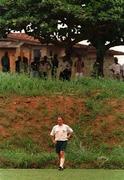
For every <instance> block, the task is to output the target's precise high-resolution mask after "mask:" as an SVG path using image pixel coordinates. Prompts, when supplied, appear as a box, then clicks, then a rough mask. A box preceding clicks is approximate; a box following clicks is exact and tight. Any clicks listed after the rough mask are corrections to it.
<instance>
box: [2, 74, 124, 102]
mask: <svg viewBox="0 0 124 180" xmlns="http://www.w3.org/2000/svg"><path fill="white" fill-rule="evenodd" d="M0 94H1V96H3V95H4V96H5V95H8V94H9V95H10V94H11V95H12V94H17V95H25V96H40V95H54V94H57V95H76V96H87V97H92V96H93V95H94V99H99V100H104V99H106V98H110V97H120V98H123V97H124V83H123V82H118V81H114V80H107V79H92V78H83V79H81V80H80V81H74V80H73V81H70V82H67V81H66V82H63V81H58V80H47V81H45V80H42V79H36V78H29V77H28V76H25V75H16V74H3V73H0Z"/></svg>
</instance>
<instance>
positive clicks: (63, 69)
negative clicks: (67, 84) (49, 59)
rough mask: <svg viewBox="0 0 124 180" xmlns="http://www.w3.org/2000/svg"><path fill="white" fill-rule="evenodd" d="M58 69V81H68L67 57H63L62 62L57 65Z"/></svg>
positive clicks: (69, 68)
mask: <svg viewBox="0 0 124 180" xmlns="http://www.w3.org/2000/svg"><path fill="white" fill-rule="evenodd" d="M59 68H60V75H59V79H60V80H68V81H69V80H70V79H71V63H70V62H69V61H68V59H67V57H66V56H65V57H64V59H63V61H62V62H60V63H59Z"/></svg>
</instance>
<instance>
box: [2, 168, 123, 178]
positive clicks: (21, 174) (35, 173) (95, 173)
mask: <svg viewBox="0 0 124 180" xmlns="http://www.w3.org/2000/svg"><path fill="white" fill-rule="evenodd" d="M41 179H42V180H123V179H124V171H123V170H81V169H76V170H75V169H66V170H64V171H61V172H60V171H58V170H52V169H45V170H44V169H41V170H0V180H41Z"/></svg>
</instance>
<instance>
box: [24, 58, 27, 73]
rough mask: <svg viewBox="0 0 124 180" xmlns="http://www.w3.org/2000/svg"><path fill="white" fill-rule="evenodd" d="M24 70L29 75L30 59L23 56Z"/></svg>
mask: <svg viewBox="0 0 124 180" xmlns="http://www.w3.org/2000/svg"><path fill="white" fill-rule="evenodd" d="M23 70H24V73H28V58H27V57H25V56H23Z"/></svg>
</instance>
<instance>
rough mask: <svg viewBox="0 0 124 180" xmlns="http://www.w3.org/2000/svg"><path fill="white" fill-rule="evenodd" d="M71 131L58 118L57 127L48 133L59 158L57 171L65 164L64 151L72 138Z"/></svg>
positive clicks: (60, 118) (61, 119)
mask: <svg viewBox="0 0 124 180" xmlns="http://www.w3.org/2000/svg"><path fill="white" fill-rule="evenodd" d="M72 133H73V130H72V129H71V128H70V127H69V126H68V125H66V124H64V120H63V118H62V117H58V119H57V125H55V126H54V127H53V128H52V131H51V133H50V135H51V137H52V141H53V143H54V144H55V148H56V153H57V154H58V158H59V170H63V169H64V162H65V150H66V146H67V141H68V140H69V139H70V137H71V136H72Z"/></svg>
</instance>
